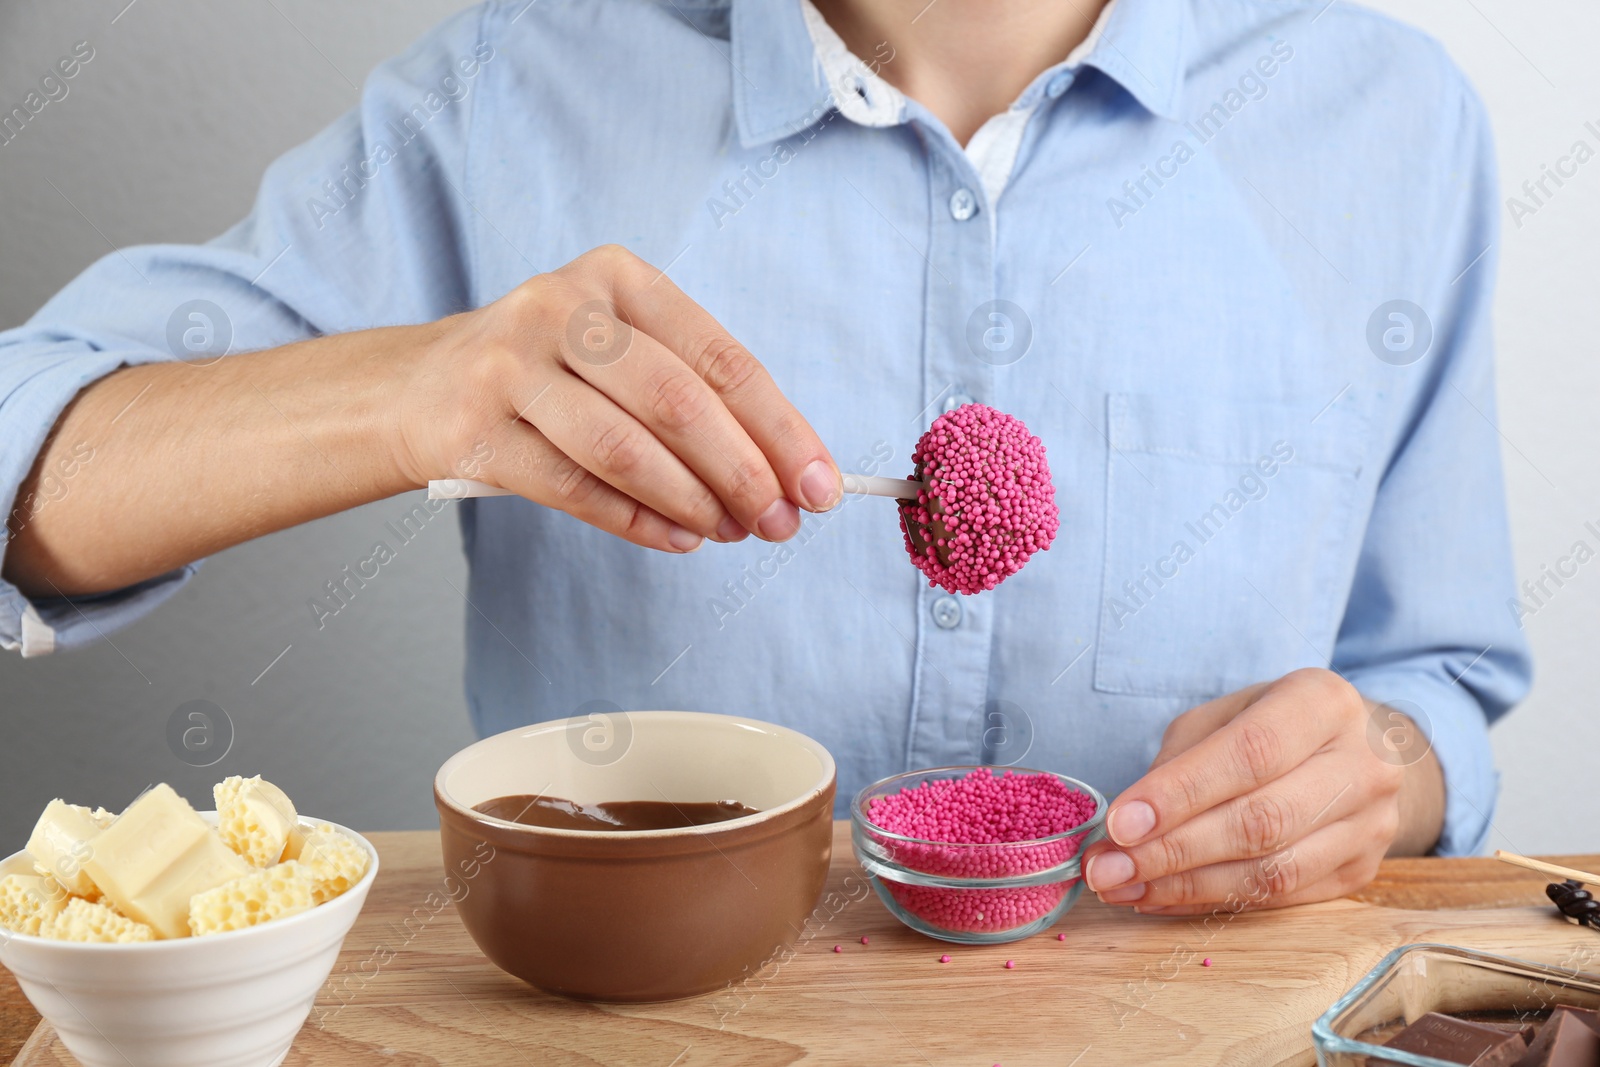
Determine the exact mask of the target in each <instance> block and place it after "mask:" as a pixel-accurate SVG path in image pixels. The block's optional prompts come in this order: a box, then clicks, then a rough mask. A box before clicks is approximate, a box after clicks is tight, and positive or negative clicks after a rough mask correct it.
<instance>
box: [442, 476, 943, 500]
mask: <svg viewBox="0 0 1600 1067" xmlns="http://www.w3.org/2000/svg"><path fill="white" fill-rule="evenodd" d="M842 480H843V483H844V491H845V492H847V493H854V494H856V495H858V496H886V497H890V498H892V499H895V500H915V499H917V494H918V493H919V492H921V491H922V483H921V482H912V481H907V480H906V479H904V478H879V477H877V476H876V475H867V474H845V475H843V476H842ZM474 496H516V494H515V493H513V492H512V491H511V490H509V489H501V488H499V487H498V486H493V485H488V484H486V483H484V482H475V481H473V480H472V479H471V478H440V479H436V480H435V481H431V482H429V483H428V499H429V500H465V499H467V498H468V497H474Z"/></svg>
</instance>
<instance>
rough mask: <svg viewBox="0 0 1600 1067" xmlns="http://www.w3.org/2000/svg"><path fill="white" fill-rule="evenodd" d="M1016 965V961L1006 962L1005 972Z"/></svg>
mask: <svg viewBox="0 0 1600 1067" xmlns="http://www.w3.org/2000/svg"><path fill="white" fill-rule="evenodd" d="M1016 965H1017V961H1016V960H1006V970H1008V971H1009V970H1011V969H1012V968H1013V967H1015V966H1016Z"/></svg>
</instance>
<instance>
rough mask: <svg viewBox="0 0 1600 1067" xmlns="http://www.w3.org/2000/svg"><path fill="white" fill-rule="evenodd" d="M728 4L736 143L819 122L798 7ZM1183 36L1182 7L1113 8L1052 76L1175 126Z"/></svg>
mask: <svg viewBox="0 0 1600 1067" xmlns="http://www.w3.org/2000/svg"><path fill="white" fill-rule="evenodd" d="M732 2H733V11H732V24H731V27H730V31H729V35H730V38H731V41H730V45H731V65H732V67H733V71H732V78H733V102H734V112H735V119H736V122H737V127H738V131H739V140H740V142H741V143H742V144H744V145H745V146H746V147H748V146H750V145H755V144H761V143H764V142H768V141H775V140H777V139H779V138H781V137H788V136H791V135H793V134H796V133H798V132H800V131H801V130H803V129H805V128H807V127H808V126H811V125H812V124H814V123H815V122H817V121H818V120H819V119H820V118H822V116H823V115H825V114H827V112H828V110H829V109H830V108H831V107H833V106H834V96H833V92H832V89H831V88H830V85H829V79H828V78H827V77H826V76H825V73H824V70H823V66H822V64H821V63H820V62H819V57H818V55H817V50H816V47H815V46H814V45H813V43H812V38H811V34H810V33H809V32H808V30H807V28H806V21H805V15H804V13H803V10H802V5H801V0H732ZM1188 35H1189V16H1188V3H1187V0H1113V3H1112V4H1111V5H1110V8H1109V9H1108V10H1107V11H1106V13H1105V16H1104V18H1102V19H1101V21H1100V23H1099V24H1097V26H1096V28H1095V33H1094V34H1093V35H1091V37H1090V39H1089V40H1088V41H1086V42H1085V45H1086V46H1087V47H1086V48H1081V49H1079V50H1077V51H1075V52H1074V54H1073V57H1072V58H1069V59H1068V60H1067V61H1066V62H1065V63H1062V64H1061V65H1060V68H1057V69H1061V68H1069V67H1073V66H1076V65H1078V64H1079V63H1080V62H1081V64H1082V65H1083V66H1089V67H1094V68H1095V69H1097V70H1099V71H1100V72H1101V73H1103V74H1105V75H1106V76H1108V77H1110V78H1112V79H1113V80H1115V81H1116V82H1117V83H1118V84H1119V85H1121V86H1122V87H1123V88H1124V89H1126V90H1127V91H1128V93H1129V94H1130V95H1132V96H1133V98H1134V99H1136V100H1138V101H1139V103H1140V104H1142V105H1143V106H1144V107H1145V108H1146V109H1148V110H1149V111H1151V112H1153V113H1154V114H1157V115H1160V116H1162V117H1164V118H1169V119H1176V118H1178V116H1179V110H1180V106H1181V99H1182V92H1183V79H1184V59H1185V52H1184V49H1185V45H1186V43H1187V39H1188ZM1085 53H1086V54H1085ZM896 121H901V120H899V119H897V120H896Z"/></svg>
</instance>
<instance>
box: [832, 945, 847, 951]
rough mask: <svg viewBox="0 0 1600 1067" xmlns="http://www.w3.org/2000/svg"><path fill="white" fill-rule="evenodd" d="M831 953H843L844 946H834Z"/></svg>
mask: <svg viewBox="0 0 1600 1067" xmlns="http://www.w3.org/2000/svg"><path fill="white" fill-rule="evenodd" d="M833 951H835V952H843V951H844V946H843V945H834V946H833Z"/></svg>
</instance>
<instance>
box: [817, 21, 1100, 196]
mask: <svg viewBox="0 0 1600 1067" xmlns="http://www.w3.org/2000/svg"><path fill="white" fill-rule="evenodd" d="M1116 3H1117V0H1111V2H1110V3H1108V4H1106V6H1105V7H1104V8H1103V9H1102V10H1101V12H1100V17H1099V18H1098V19H1096V20H1095V24H1094V28H1093V29H1092V30H1090V31H1089V36H1087V37H1086V38H1084V39H1083V41H1082V43H1080V44H1079V45H1078V47H1076V48H1074V49H1073V50H1072V54H1071V55H1069V56H1068V57H1067V59H1066V62H1065V63H1064V64H1063V65H1064V66H1068V67H1075V66H1077V65H1078V64H1079V63H1080V62H1081V61H1082V60H1083V58H1084V57H1085V56H1087V55H1088V54H1089V52H1090V51H1092V50H1093V48H1094V46H1095V44H1096V43H1097V42H1098V41H1099V40H1100V35H1101V33H1102V32H1103V30H1104V28H1105V25H1106V19H1107V17H1108V16H1109V15H1110V13H1111V9H1112V8H1113V7H1115V6H1116ZM800 7H801V10H802V12H803V13H804V15H805V20H806V30H807V31H808V32H809V33H810V34H811V44H812V47H813V48H815V50H816V56H817V65H818V67H819V68H820V70H821V73H822V76H823V77H824V78H825V79H826V80H827V83H828V88H829V89H830V90H832V92H833V102H834V105H835V106H836V107H838V109H839V113H840V114H841V115H843V116H844V117H845V118H847V119H849V120H850V121H851V122H855V123H858V124H860V125H862V126H893V125H896V124H897V123H899V122H901V121H902V119H901V116H902V114H903V113H904V111H905V106H906V98H905V94H904V93H902V92H901V91H900V90H899V89H896V88H895V87H894V86H892V85H890V84H889V83H888V82H886V81H884V80H883V78H881V77H879V76H878V75H877V74H875V73H873V71H872V68H870V67H869V66H867V64H866V63H864V62H862V61H861V59H860V58H859V57H857V56H856V55H854V54H853V53H852V52H851V51H850V49H849V48H847V47H845V43H844V41H843V40H842V39H840V37H839V35H838V34H837V33H836V32H834V29H833V27H832V26H830V25H828V22H827V20H826V19H824V18H823V17H822V12H820V11H818V10H817V8H816V5H815V4H813V3H812V2H811V0H800ZM1023 95H1024V96H1026V95H1028V94H1026V93H1024V94H1023ZM1044 99H1045V96H1044V94H1043V93H1035V94H1033V102H1032V103H1030V104H1023V103H1021V102H1020V101H1019V102H1017V103H1013V104H1012V105H1011V106H1010V107H1009V108H1007V109H1006V110H1005V111H1002V112H1000V114H998V115H992V116H990V117H989V119H988V120H987V121H985V122H984V124H983V125H982V126H980V127H978V132H977V133H975V134H973V135H972V139H971V140H970V141H968V142H967V146H966V149H965V151H966V153H967V158H968V159H969V160H971V161H972V166H973V169H974V170H976V171H977V172H978V177H979V179H980V180H981V181H982V182H983V191H984V194H985V195H986V196H987V197H988V201H989V203H990V204H991V205H994V204H997V203H999V202H1000V194H1001V193H1002V192H1004V191H1005V187H1006V183H1007V182H1008V181H1009V180H1010V179H1011V171H1012V169H1013V168H1014V167H1015V166H1016V163H1017V150H1018V149H1019V148H1021V147H1022V135H1023V133H1024V131H1026V130H1027V128H1028V120H1029V119H1030V118H1032V117H1033V113H1034V111H1036V110H1038V107H1039V104H1040V102H1041V101H1043V100H1044ZM989 218H990V225H991V226H992V225H993V224H994V213H993V212H992V211H991V212H990V214H989Z"/></svg>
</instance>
